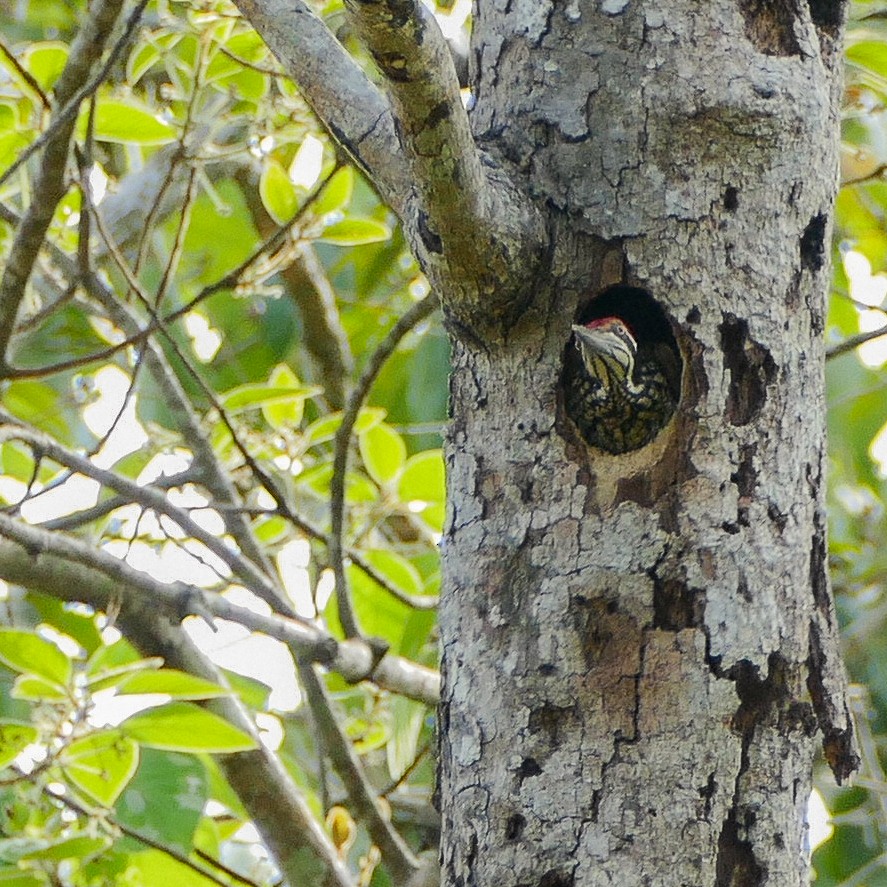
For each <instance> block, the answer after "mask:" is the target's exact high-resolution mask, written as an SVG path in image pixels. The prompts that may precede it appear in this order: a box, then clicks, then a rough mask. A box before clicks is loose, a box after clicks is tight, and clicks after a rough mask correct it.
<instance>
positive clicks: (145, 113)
mask: <svg viewBox="0 0 887 887" xmlns="http://www.w3.org/2000/svg"><path fill="white" fill-rule="evenodd" d="M94 125H95V137H96V138H97V139H98V140H99V141H103V142H119V143H121V144H130V145H165V144H167V143H168V142H173V141H175V140H176V138H177V136H178V133H177V132H176V129H175V127H174V126H171V125H170V124H169V123H166V122H165V121H164V120H161V119H160V118H159V117H158V116H157V115H156V114H155V113H154V112H153V111H150V110H148V109H147V108H143V107H141V106H139V105H137V104H135V103H134V102H132V101H128V102H123V101H119V100H117V99H102V100H101V101H100V102H99V103H98V105H97V106H96V113H95V124H94Z"/></svg>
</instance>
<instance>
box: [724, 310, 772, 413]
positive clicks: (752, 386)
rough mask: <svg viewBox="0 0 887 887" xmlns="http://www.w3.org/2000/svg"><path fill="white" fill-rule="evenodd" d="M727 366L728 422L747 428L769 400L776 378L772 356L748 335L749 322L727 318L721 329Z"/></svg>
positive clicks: (728, 315) (730, 316)
mask: <svg viewBox="0 0 887 887" xmlns="http://www.w3.org/2000/svg"><path fill="white" fill-rule="evenodd" d="M720 331H721V348H722V349H723V352H724V366H725V368H726V369H727V370H728V372H729V373H730V387H729V390H728V392H727V419H728V420H729V421H730V423H731V424H732V425H748V423H749V422H751V421H752V420H753V419H754V418H755V417H756V416H757V415H758V413H759V412H760V411H761V408H762V407H763V406H764V403H765V401H766V400H767V386H768V385H769V384H770V383H771V382H772V381H773V380H774V378H775V377H776V363H775V361H774V360H773V358H772V357H771V355H770V352H769V351H768V350H767V349H766V348H765V347H764V346H763V345H761V344H760V343H758V342H756V341H755V340H754V339H752V338H751V337H750V336H749V334H748V321H745V320H739V319H738V318H737V317H735V316H734V315H732V314H725V315H724V321H723V323H722V324H721V327H720Z"/></svg>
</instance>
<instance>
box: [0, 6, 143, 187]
mask: <svg viewBox="0 0 887 887" xmlns="http://www.w3.org/2000/svg"><path fill="white" fill-rule="evenodd" d="M148 3H149V0H139V2H138V4H137V5H136V7H135V9H133V11H132V12H131V13H130V16H129V18H128V19H127V21H126V25H125V26H124V28H123V33H122V34H121V35H120V39H119V40H118V41H117V42H116V43H115V44H114V46H113V47H111V51H110V52H109V53H108V58H107V59H106V61H105V64H104V65H102V67H101V68H100V69H99V71H98V72H97V73H96V75H95V76H94V77H92V78H90V79H89V80H88V81H87V82H86V83H85V84H84V85H83V86H82V87H81V88H80V89H78V90H77V91H76V92H75V93H74V94H73V95H72V96H71V97H70V98H67V97H66V98H65V99H64V100H63V101H64V104H63V107H62V108H61V110H59V112H58V113H57V114H56V115H55V117H53V119H52V123H51V124H50V125H49V128H48V129H46V130H45V132H44V133H43V134H42V135H41V136H40V138H38V139H36V140H35V141H33V142H31V144H30V145H28V147H27V148H25V150H24V151H22V153H21V154H19V156H18V157H17V158H16V159H15V160H14V161H13V163H12V164H11V165H10V166H9V168H8V169H6V170H5V171H4V172H3V174H2V175H0V186H2V185H4V184H5V183H6V182H7V181H9V179H10V177H11V176H12V175H13V174H14V173H15V171H16V170H17V169H19V167H20V166H21V165H22V164H23V163H25V162H26V161H27V160H29V159H30V158H31V157H33V155H34V154H36V153H37V151H39V150H40V149H41V148H42V147H43V146H44V145H46V144H47V143H48V142H50V141H51V140H52V139H53V138H54V137H55V135H56V134H57V133H58V131H59V130H60V129H61V128H62V127H63V126H64V125H65V124H66V123H70V122H71V121H72V118H74V117H76V116H77V111H78V110H79V108H80V103H81V102H82V101H83V100H84V99H85V98H87V97H88V96H90V95H92V94H93V93H94V92H95V91H96V90H97V89H98V88H99V87H100V86H101V85H102V83H103V82H104V81H105V78H106V77H107V76H108V74H110V73H111V69H112V68H113V67H114V65H116V64H117V59H118V58H119V57H120V53H121V52H123V50H124V49H125V48H126V46H127V44H128V43H129V41H130V40H131V39H132V37H133V35H134V34H135V29H136V26H137V25H138V23H139V21H140V20H141V17H142V13H143V12H144V11H145V7H146V6H147V5H148ZM117 5H118V6H120V5H121V4H120V3H118V4H117ZM115 17H116V16H115ZM110 30H111V28H110V27H108V28H107V30H106V33H101V31H100V32H99V33H100V36H102V37H104V36H107V33H110ZM70 57H71V56H69V57H68V58H69V60H70ZM62 76H63V77H64V74H63V75H62ZM56 90H57V92H58V87H56Z"/></svg>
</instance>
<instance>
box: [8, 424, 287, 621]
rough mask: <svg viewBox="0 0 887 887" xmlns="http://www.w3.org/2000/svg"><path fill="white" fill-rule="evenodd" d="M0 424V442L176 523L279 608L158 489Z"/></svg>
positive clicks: (250, 569) (254, 572) (259, 579)
mask: <svg viewBox="0 0 887 887" xmlns="http://www.w3.org/2000/svg"><path fill="white" fill-rule="evenodd" d="M0 422H2V423H5V424H3V425H2V427H0V442H5V441H7V440H20V441H22V443H25V444H27V445H28V446H30V447H31V448H32V449H33V450H34V452H35V453H39V454H40V455H42V456H45V457H48V458H50V459H52V460H53V461H54V462H58V463H59V464H60V465H64V466H66V467H67V468H71V469H73V470H75V471H76V472H78V473H79V474H82V475H83V476H84V477H89V478H92V479H93V480H96V481H98V482H99V483H100V484H102V485H103V486H105V487H108V488H109V489H112V490H114V491H115V492H117V493H120V494H121V495H122V496H125V497H126V498H127V499H129V501H130V502H136V503H138V504H139V505H141V506H142V507H143V508H149V509H151V510H153V511H155V512H156V513H157V514H158V515H165V516H166V517H168V518H169V519H170V520H172V521H173V522H174V523H175V524H177V525H178V526H179V528H180V529H181V530H182V531H183V532H184V533H187V534H188V536H190V537H191V538H192V539H195V540H196V541H198V542H200V543H201V544H202V545H204V546H206V548H208V549H209V550H210V551H211V552H212V553H213V554H214V555H215V556H216V557H217V558H219V560H220V561H222V563H224V564H225V565H226V566H227V567H228V568H229V569H230V570H231V571H232V572H233V573H234V574H235V575H236V576H238V577H239V578H240V579H241V581H242V582H243V583H244V585H245V586H246V587H247V588H248V589H249V590H250V591H251V592H253V594H255V595H257V596H258V597H260V598H261V599H262V600H264V601H265V602H266V603H268V604H269V605H270V606H271V607H272V608H278V607H279V606H280V604H281V599H280V596H279V595H278V593H277V589H276V588H275V587H274V586H273V585H272V584H271V583H270V582H269V580H268V578H267V577H266V576H264V575H263V574H262V572H261V571H260V570H259V569H258V567H256V566H255V565H254V564H253V563H252V562H251V561H249V560H247V559H246V558H244V557H243V556H242V555H240V554H238V553H237V552H236V551H234V550H233V549H232V548H230V547H229V546H228V545H227V544H226V543H225V542H224V541H223V540H222V539H220V538H219V536H218V535H217V534H215V533H210V532H208V531H206V530H204V529H203V527H201V526H200V524H198V523H197V522H196V521H195V520H194V519H193V518H192V517H191V515H189V514H188V512H187V511H186V510H185V509H183V508H179V507H178V506H177V505H173V504H172V502H170V501H169V499H168V498H167V496H166V495H165V494H164V493H163V492H162V491H161V490H157V489H154V488H152V487H150V486H140V485H139V484H137V483H135V482H134V481H131V480H128V479H127V478H125V477H121V476H120V475H118V474H115V473H114V472H113V471H108V470H107V469H105V468H99V467H98V466H96V465H94V464H93V463H92V462H90V460H89V459H87V458H85V457H83V456H80V455H79V454H77V453H74V452H72V451H70V450H68V449H66V448H65V447H63V446H61V445H60V444H58V443H56V442H55V441H54V440H53V439H52V438H51V437H49V436H48V435H45V434H41V433H40V432H38V431H33V430H31V429H29V428H26V427H24V426H22V425H20V424H18V422H17V421H16V420H15V419H14V418H13V417H12V416H10V415H9V414H7V413H5V412H4V411H2V410H0Z"/></svg>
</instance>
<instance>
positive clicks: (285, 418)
mask: <svg viewBox="0 0 887 887" xmlns="http://www.w3.org/2000/svg"><path fill="white" fill-rule="evenodd" d="M268 387H269V388H271V389H272V390H274V389H281V390H286V389H289V390H292V391H299V390H303V391H307V390H312V389H308V388H301V387H300V385H299V377H298V376H297V375H296V374H295V373H294V372H293V371H292V370H291V369H290V368H289V367H288V366H286V364H278V365H277V366H276V367H274V370H273V371H272V373H271V376H270V377H269V378H268ZM313 391H314V393H315V394H319V393H320V389H313ZM307 396H308V395H305V396H301V397H291V398H289V399H288V400H284V399H282V398H280V399H277V400H274V401H266V402H265V403H263V404H262V415H263V416H264V417H265V421H266V422H267V423H268V424H269V425H270V426H271V427H272V428H278V429H279V428H296V427H298V425H299V424H300V423H301V421H302V414H303V413H304V412H305V399H306V397H307Z"/></svg>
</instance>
